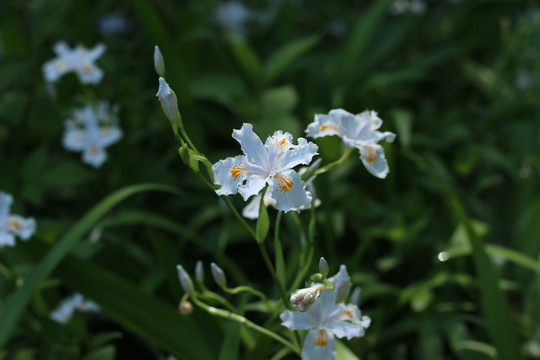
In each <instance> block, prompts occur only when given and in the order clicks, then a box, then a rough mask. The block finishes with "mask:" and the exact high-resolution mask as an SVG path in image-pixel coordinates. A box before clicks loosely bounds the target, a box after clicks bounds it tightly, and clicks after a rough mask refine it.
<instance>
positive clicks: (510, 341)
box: [448, 193, 522, 360]
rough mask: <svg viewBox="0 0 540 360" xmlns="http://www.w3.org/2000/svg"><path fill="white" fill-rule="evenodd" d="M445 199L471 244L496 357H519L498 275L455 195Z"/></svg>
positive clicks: (516, 336)
mask: <svg viewBox="0 0 540 360" xmlns="http://www.w3.org/2000/svg"><path fill="white" fill-rule="evenodd" d="M450 194H451V193H450ZM448 202H449V205H450V208H451V211H452V213H453V215H454V217H455V219H456V220H457V221H458V223H459V224H460V225H461V226H463V227H464V228H465V231H466V233H467V237H468V239H469V242H470V244H471V247H472V257H473V262H474V266H475V270H476V276H477V278H478V286H479V288H480V294H481V304H482V308H483V310H484V314H485V317H486V327H487V330H488V333H489V336H490V337H491V341H492V343H493V345H494V346H495V348H496V350H497V354H498V358H499V359H503V360H505V359H507V360H513V359H516V360H518V359H522V356H521V351H520V347H519V344H518V335H517V330H516V328H515V325H514V321H513V319H512V314H511V313H510V309H509V307H508V303H507V302H506V299H505V297H504V294H503V292H502V291H501V289H500V288H499V287H498V275H497V273H496V272H495V269H494V268H493V264H492V263H491V261H490V259H489V257H488V256H487V253H486V250H485V247H484V244H483V243H482V240H481V239H480V237H479V236H478V234H477V232H476V231H475V229H474V228H473V226H472V223H471V221H470V220H469V218H468V216H467V214H466V213H465V210H464V209H463V207H462V205H461V203H460V202H459V201H458V200H457V198H456V197H453V196H452V195H448Z"/></svg>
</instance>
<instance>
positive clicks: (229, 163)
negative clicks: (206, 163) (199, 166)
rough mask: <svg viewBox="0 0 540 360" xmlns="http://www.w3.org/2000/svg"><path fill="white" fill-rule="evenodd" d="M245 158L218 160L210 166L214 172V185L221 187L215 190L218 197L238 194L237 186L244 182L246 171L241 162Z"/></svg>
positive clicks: (239, 156)
mask: <svg viewBox="0 0 540 360" xmlns="http://www.w3.org/2000/svg"><path fill="white" fill-rule="evenodd" d="M244 160H245V156H243V155H238V156H235V157H228V158H226V159H224V160H219V161H218V162H217V163H215V164H214V165H212V171H213V172H214V184H216V185H221V187H220V188H219V189H217V190H216V194H218V195H232V194H236V193H237V192H238V186H240V184H242V183H243V182H244V180H245V179H246V176H247V170H246V168H245V166H243V165H242V162H243V161H244Z"/></svg>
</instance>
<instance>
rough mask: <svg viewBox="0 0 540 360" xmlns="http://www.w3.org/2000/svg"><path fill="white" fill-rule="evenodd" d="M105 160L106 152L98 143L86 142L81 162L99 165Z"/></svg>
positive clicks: (94, 165)
mask: <svg viewBox="0 0 540 360" xmlns="http://www.w3.org/2000/svg"><path fill="white" fill-rule="evenodd" d="M105 160H107V152H106V151H105V149H104V148H103V147H102V146H99V145H98V144H88V145H87V147H86V148H85V149H84V152H83V162H84V163H86V164H89V165H92V166H93V167H96V168H97V167H100V166H101V165H103V163H104V162H105Z"/></svg>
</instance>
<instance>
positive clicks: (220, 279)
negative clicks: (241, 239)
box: [210, 263, 227, 288]
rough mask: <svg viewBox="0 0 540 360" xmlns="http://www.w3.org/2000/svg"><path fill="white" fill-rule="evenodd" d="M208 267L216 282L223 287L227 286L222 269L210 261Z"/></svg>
mask: <svg viewBox="0 0 540 360" xmlns="http://www.w3.org/2000/svg"><path fill="white" fill-rule="evenodd" d="M210 267H211V268H212V276H213V277H214V281H215V282H216V284H218V285H219V286H220V287H223V288H224V287H227V279H226V278H225V273H224V272H223V270H222V269H221V268H220V267H219V266H217V265H216V264H215V263H211V264H210Z"/></svg>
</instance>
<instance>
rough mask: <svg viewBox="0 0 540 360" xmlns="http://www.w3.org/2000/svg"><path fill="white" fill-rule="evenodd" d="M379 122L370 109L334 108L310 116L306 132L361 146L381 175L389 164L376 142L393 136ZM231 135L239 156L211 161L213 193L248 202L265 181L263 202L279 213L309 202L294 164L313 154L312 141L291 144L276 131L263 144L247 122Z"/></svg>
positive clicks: (374, 172) (362, 154)
mask: <svg viewBox="0 0 540 360" xmlns="http://www.w3.org/2000/svg"><path fill="white" fill-rule="evenodd" d="M381 125H382V120H381V119H380V118H379V117H378V116H377V113H376V112H375V111H364V112H362V113H360V114H357V115H354V114H351V113H349V112H347V111H345V110H343V109H337V110H332V111H330V113H329V114H328V115H315V120H314V122H312V123H311V124H309V126H308V127H307V130H306V133H307V134H308V136H310V137H313V138H319V137H323V136H329V135H337V136H339V137H341V138H342V140H343V142H344V143H345V144H346V145H347V146H348V147H351V148H357V149H359V150H360V159H361V160H362V162H363V163H364V165H365V167H366V169H367V170H368V171H369V172H370V173H371V174H372V175H374V176H376V177H378V178H385V177H386V176H387V174H388V171H389V169H388V163H387V161H386V157H385V155H384V149H383V147H382V146H381V145H379V144H378V142H379V141H381V140H384V139H386V140H387V141H389V142H392V141H393V140H394V139H395V134H394V133H391V132H380V131H378V130H377V129H379V128H380V127H381ZM232 136H233V138H234V139H235V140H237V141H238V142H239V143H240V147H241V149H242V152H243V153H244V154H243V155H238V156H235V157H229V158H227V159H224V160H220V161H218V162H217V163H215V164H214V165H213V167H212V170H213V171H214V179H215V180H214V181H215V184H216V185H220V186H221V187H220V188H219V189H218V190H217V191H216V193H217V194H218V195H232V194H236V193H240V195H242V197H243V198H244V200H248V199H249V198H250V197H252V196H255V197H256V196H259V194H260V192H261V191H262V189H263V188H264V187H265V186H267V185H268V190H267V193H266V196H265V201H264V203H265V204H267V205H268V204H272V205H273V206H274V207H275V208H276V209H278V210H280V211H284V212H288V211H291V210H293V211H300V210H302V209H304V208H308V207H309V206H310V204H311V201H312V194H311V192H310V191H309V190H308V187H307V186H306V183H305V182H304V181H303V180H302V178H301V175H300V174H299V173H298V172H296V171H295V170H293V167H295V166H297V165H301V164H302V165H308V164H309V163H310V162H311V160H312V158H313V157H314V156H315V155H317V150H318V147H317V145H315V144H314V143H312V142H308V141H307V140H306V139H304V138H299V139H298V145H294V144H293V143H292V135H291V134H289V133H287V132H285V133H283V132H282V131H276V132H275V133H274V134H273V135H272V136H270V137H268V139H267V140H266V142H265V143H264V144H263V143H262V141H261V139H260V138H259V137H258V136H257V135H256V134H255V133H254V132H253V126H252V125H251V124H244V125H243V126H242V127H241V128H240V129H239V130H234V131H233V135H232ZM258 199H260V198H258ZM250 205H251V207H249V209H250V210H251V211H248V212H247V213H248V214H249V215H248V216H247V217H254V215H253V211H252V208H253V205H252V204H250ZM244 215H246V211H245V212H244Z"/></svg>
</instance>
